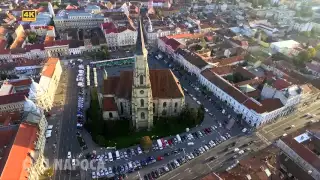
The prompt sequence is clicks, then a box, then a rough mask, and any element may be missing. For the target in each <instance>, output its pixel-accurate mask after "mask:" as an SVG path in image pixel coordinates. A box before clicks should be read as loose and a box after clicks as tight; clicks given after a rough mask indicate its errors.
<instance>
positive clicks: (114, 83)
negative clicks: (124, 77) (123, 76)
mask: <svg viewBox="0 0 320 180" xmlns="http://www.w3.org/2000/svg"><path fill="white" fill-rule="evenodd" d="M119 81H120V77H119V76H111V77H108V79H106V80H104V82H103V94H104V95H109V94H116V89H117V87H118V84H119Z"/></svg>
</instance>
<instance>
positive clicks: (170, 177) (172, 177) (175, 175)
mask: <svg viewBox="0 0 320 180" xmlns="http://www.w3.org/2000/svg"><path fill="white" fill-rule="evenodd" d="M179 175H180V173H177V174H176V175H174V176H172V177H170V178H169V179H168V180H170V179H173V178H175V177H177V176H179Z"/></svg>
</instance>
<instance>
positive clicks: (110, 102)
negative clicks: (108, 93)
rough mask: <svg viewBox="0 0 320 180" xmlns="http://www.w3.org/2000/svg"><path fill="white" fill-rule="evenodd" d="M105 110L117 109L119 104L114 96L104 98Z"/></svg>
mask: <svg viewBox="0 0 320 180" xmlns="http://www.w3.org/2000/svg"><path fill="white" fill-rule="evenodd" d="M102 101H103V111H117V110H118V108H117V105H116V103H115V101H114V98H113V97H104V98H103V100H102Z"/></svg>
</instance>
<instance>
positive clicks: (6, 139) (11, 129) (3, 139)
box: [0, 126, 18, 179]
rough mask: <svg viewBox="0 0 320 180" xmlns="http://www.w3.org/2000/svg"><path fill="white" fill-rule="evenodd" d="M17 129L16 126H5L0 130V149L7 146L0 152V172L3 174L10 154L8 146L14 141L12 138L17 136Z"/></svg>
mask: <svg viewBox="0 0 320 180" xmlns="http://www.w3.org/2000/svg"><path fill="white" fill-rule="evenodd" d="M17 131H18V127H17V126H7V127H6V128H1V129H0V147H1V148H3V147H4V146H7V148H5V149H4V150H3V151H0V156H1V157H2V158H1V159H0V172H1V173H2V172H3V168H4V166H5V164H6V162H7V159H8V156H9V153H10V146H11V144H12V143H13V141H14V138H15V136H16V134H17ZM0 178H1V179H2V177H1V174H0Z"/></svg>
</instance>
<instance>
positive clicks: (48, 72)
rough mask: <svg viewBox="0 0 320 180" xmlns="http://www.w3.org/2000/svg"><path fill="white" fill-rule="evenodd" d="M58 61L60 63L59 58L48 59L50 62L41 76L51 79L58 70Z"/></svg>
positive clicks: (44, 67)
mask: <svg viewBox="0 0 320 180" xmlns="http://www.w3.org/2000/svg"><path fill="white" fill-rule="evenodd" d="M58 61H59V58H52V57H50V58H48V61H47V62H46V64H45V65H44V66H43V69H42V72H41V75H42V76H46V77H49V78H51V77H52V75H53V73H54V71H55V69H56V65H57V63H58Z"/></svg>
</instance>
